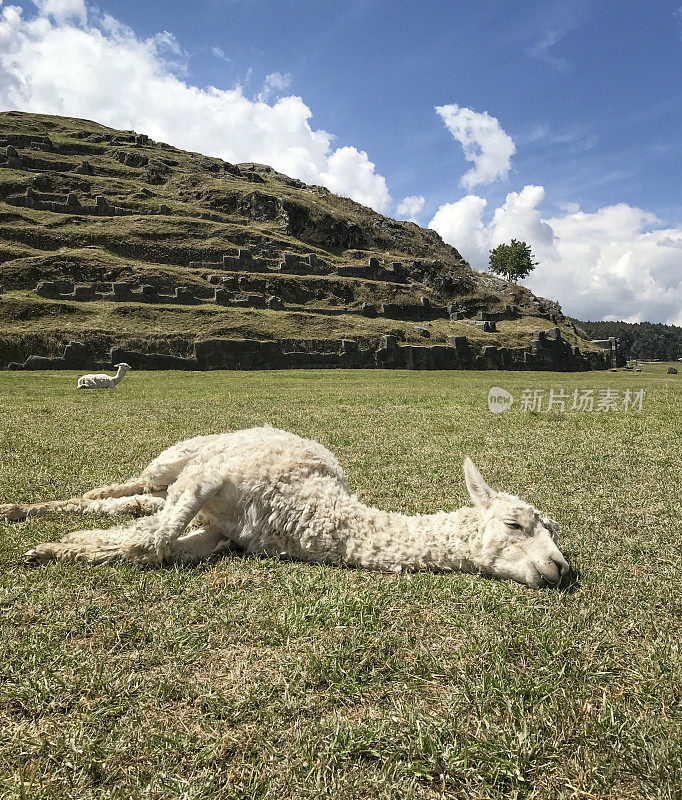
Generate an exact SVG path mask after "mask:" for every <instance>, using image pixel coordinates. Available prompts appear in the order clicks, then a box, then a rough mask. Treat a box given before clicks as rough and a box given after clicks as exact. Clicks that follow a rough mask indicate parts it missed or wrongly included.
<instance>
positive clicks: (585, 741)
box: [0, 365, 682, 800]
mask: <svg viewBox="0 0 682 800" xmlns="http://www.w3.org/2000/svg"><path fill="white" fill-rule="evenodd" d="M75 377H76V375H75V374H74V373H0V438H1V442H2V443H1V445H0V452H1V453H2V458H1V460H0V499H2V501H8V502H9V501H32V500H40V499H52V498H60V497H66V496H68V495H70V494H73V493H76V492H81V491H83V490H86V489H88V488H91V487H93V486H95V485H97V484H100V483H103V482H111V481H115V480H119V479H123V478H125V477H127V476H129V475H131V474H134V473H135V472H137V471H138V470H139V469H140V468H141V467H142V466H144V464H145V463H146V462H147V461H148V460H149V459H150V458H151V457H153V456H154V455H156V454H157V453H158V452H159V451H160V450H161V449H162V448H163V447H165V446H166V445H168V444H170V443H171V442H175V441H177V440H178V439H181V438H184V437H187V436H191V435H193V434H197V433H207V432H209V431H217V430H229V429H234V428H237V427H244V426H250V425H254V424H259V423H264V422H269V423H272V424H274V425H278V426H281V427H285V428H287V429H289V430H292V431H295V432H297V433H301V434H304V435H307V436H311V437H313V438H316V439H318V440H319V441H321V442H323V443H324V444H326V445H327V446H329V447H330V448H331V449H332V450H333V451H334V452H335V453H336V454H337V455H338V456H339V457H340V459H341V461H342V463H343V464H344V465H345V467H346V469H347V473H348V475H349V479H350V483H351V486H352V487H353V489H354V490H356V491H357V492H358V493H359V495H360V497H361V498H362V499H363V500H365V501H367V502H370V503H374V504H378V505H381V506H383V507H385V508H387V509H394V510H401V511H407V512H410V513H414V512H421V511H431V510H436V509H438V508H446V509H450V508H454V507H456V506H459V505H461V504H462V503H464V502H465V501H466V494H465V490H464V485H463V478H462V474H461V461H462V457H463V456H464V455H465V454H467V453H468V454H470V455H472V456H473V457H474V459H475V461H476V462H477V463H478V465H479V467H480V468H481V470H482V471H483V473H484V475H486V477H487V478H488V479H489V481H490V482H491V483H492V484H493V485H494V486H497V487H499V488H504V489H506V490H508V491H512V492H515V493H518V494H520V495H521V496H522V497H524V498H525V499H527V500H528V501H530V502H532V503H534V504H535V505H537V506H538V507H540V508H541V509H543V510H546V511H547V512H549V513H551V514H552V515H553V516H555V517H556V518H557V519H558V520H560V522H561V523H562V527H563V531H564V538H563V550H564V552H565V554H566V555H567V557H568V559H569V560H570V561H571V563H572V564H573V565H574V567H575V568H576V570H577V573H578V581H577V583H576V584H575V585H574V586H573V587H572V588H571V589H570V590H569V591H564V592H557V591H551V590H543V591H533V590H530V589H527V588H524V587H522V586H518V585H516V584H513V583H508V582H496V581H491V580H485V579H481V578H477V577H473V576H467V575H460V574H454V575H432V574H416V575H405V576H397V577H396V576H388V575H384V574H379V573H372V572H368V571H362V570H346V569H337V568H332V567H326V566H320V565H311V564H298V563H291V562H288V563H287V562H281V561H276V560H268V559H258V558H246V557H243V556H239V555H235V556H232V557H226V558H224V559H222V560H220V561H217V562H214V563H210V564H205V565H202V566H200V567H197V568H194V569H164V570H145V569H140V568H136V567H133V566H129V565H128V566H126V565H107V566H100V567H94V568H93V567H77V566H68V565H60V564H57V565H51V566H48V567H45V568H40V569H29V568H26V567H25V566H23V564H22V558H21V554H22V552H23V551H24V550H26V549H27V548H28V547H30V546H31V545H32V544H34V543H35V542H38V541H41V540H45V539H54V538H57V537H59V536H61V535H63V534H64V533H66V532H67V531H69V530H72V529H74V528H77V527H83V520H82V519H78V518H74V517H70V516H67V515H61V514H54V515H53V516H51V517H48V518H41V519H36V520H33V521H29V522H27V523H22V524H18V525H5V524H2V525H0V559H1V560H2V565H3V570H2V578H1V579H0V604H1V609H2V613H1V614H0V627H1V633H0V649H1V656H0V795H1V796H3V797H10V798H19V797H21V798H50V800H53V798H54V799H60V798H74V797H76V798H79V800H80V799H81V798H125V799H126V800H128V798H159V799H161V798H186V799H187V800H190V799H191V800H198V799H199V798H201V799H202V800H203V799H204V798H205V799H206V800H208V799H209V798H210V800H223V799H227V798H277V800H282V799H283V798H296V799H297V800H298V798H319V797H326V796H330V797H334V798H338V799H339V800H347V799H348V798H362V799H363V800H368V799H370V800H374V798H386V799H388V798H396V797H400V798H403V797H406V798H410V797H414V798H438V797H453V798H462V799H464V798H500V800H501V799H502V798H505V800H507V799H508V798H550V797H551V798H554V797H557V798H560V797H561V798H566V800H568V799H569V798H571V799H572V798H580V799H581V800H582V799H584V800H587V799H588V798H589V800H593V799H594V798H613V799H614V800H616V798H618V799H619V798H662V799H663V798H680V797H682V788H681V787H682V701H681V687H682V658H681V655H680V634H681V633H682V625H681V624H680V623H681V614H682V602H681V600H680V576H681V574H682V573H681V569H680V568H681V567H682V555H681V549H680V521H679V520H680V511H681V509H680V502H679V500H680V495H679V488H680V480H681V477H682V475H681V469H680V458H679V455H680V440H681V437H680V434H681V433H682V431H681V429H680V400H681V394H682V390H681V388H680V386H681V384H680V378H679V376H666V375H665V374H664V369H663V367H662V366H661V365H656V366H653V367H646V368H645V371H644V372H643V373H625V372H618V373H610V372H606V373H587V374H572V375H569V374H557V373H525V374H522V373H511V372H482V373H481V372H479V373H475V372H473V373H472V372H443V373H434V372H429V373H424V372H410V373H405V372H379V371H356V372H350V371H349V372H342V371H328V372H325V371H310V372H261V373H258V372H254V373H239V372H214V373H173V372H165V373H143V372H138V373H135V372H133V373H131V374H130V375H128V376H127V377H126V379H125V381H124V382H123V383H122V384H121V385H120V386H119V387H118V389H117V390H116V391H115V392H97V393H95V392H92V393H84V392H81V393H79V392H77V391H76V390H75V388H74V387H75ZM493 385H498V386H502V387H505V388H507V389H508V390H510V391H511V392H512V393H513V394H514V395H515V397H516V398H517V402H516V403H515V404H514V406H513V407H512V409H511V410H510V411H508V412H505V413H504V414H502V415H492V414H490V413H489V412H488V409H487V403H486V397H487V392H488V389H489V387H490V386H493ZM552 387H553V388H555V389H558V388H564V389H566V390H567V391H568V392H572V391H573V389H574V388H595V389H599V388H609V387H611V388H616V389H620V390H623V389H625V388H640V387H642V388H645V389H646V392H647V394H646V397H645V400H644V407H643V410H642V412H641V413H636V412H630V413H623V412H620V413H592V414H588V413H577V412H566V413H563V414H561V413H557V412H554V413H551V414H547V413H544V412H543V413H540V414H529V413H523V412H521V411H520V409H519V407H518V397H519V395H520V392H521V390H522V389H524V388H544V389H546V390H549V388H552ZM88 522H89V521H88ZM100 522H101V523H102V524H103V525H110V524H112V521H111V520H105V519H102V520H97V519H96V518H95V519H94V520H93V521H92V525H93V526H96V525H97V524H99V523H100Z"/></svg>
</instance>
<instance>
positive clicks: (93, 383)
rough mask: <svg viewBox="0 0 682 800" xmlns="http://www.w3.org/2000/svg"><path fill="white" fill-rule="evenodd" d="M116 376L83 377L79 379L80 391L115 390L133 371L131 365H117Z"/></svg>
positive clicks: (101, 374) (99, 374)
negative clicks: (127, 373) (129, 372)
mask: <svg viewBox="0 0 682 800" xmlns="http://www.w3.org/2000/svg"><path fill="white" fill-rule="evenodd" d="M114 366H115V367H116V374H115V375H113V376H112V375H106V374H105V373H104V372H100V373H98V374H96V375H95V374H90V375H82V376H81V377H80V378H79V379H78V388H79V389H113V388H114V386H118V384H119V383H120V382H121V381H122V380H123V376H124V375H125V374H126V372H128V370H130V369H132V367H131V366H130V364H115V365H114Z"/></svg>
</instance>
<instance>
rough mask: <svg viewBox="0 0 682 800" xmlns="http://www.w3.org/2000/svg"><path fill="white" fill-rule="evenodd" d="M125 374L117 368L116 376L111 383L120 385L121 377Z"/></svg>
mask: <svg viewBox="0 0 682 800" xmlns="http://www.w3.org/2000/svg"><path fill="white" fill-rule="evenodd" d="M125 374H126V373H125V370H124V369H122V368H121V367H119V368H118V369H117V370H116V374H115V375H114V379H113V381H112V382H113V383H114V384H117V383H120V382H121V381H122V380H123V376H124V375H125Z"/></svg>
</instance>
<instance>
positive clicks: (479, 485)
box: [464, 456, 495, 510]
mask: <svg viewBox="0 0 682 800" xmlns="http://www.w3.org/2000/svg"><path fill="white" fill-rule="evenodd" d="M464 480H465V481H466V484H467V489H468V490H469V495H470V496H471V499H472V500H473V503H474V505H475V506H476V508H479V509H481V510H483V509H485V508H487V507H488V505H490V501H491V500H492V499H493V495H494V494H495V491H494V490H493V489H491V488H490V486H488V484H487V483H486V482H485V478H484V477H483V475H481V473H480V472H479V471H478V469H477V467H476V465H475V464H474V462H473V461H472V460H471V459H470V458H469V456H467V457H466V458H465V459H464Z"/></svg>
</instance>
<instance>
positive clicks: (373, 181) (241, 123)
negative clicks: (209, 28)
mask: <svg viewBox="0 0 682 800" xmlns="http://www.w3.org/2000/svg"><path fill="white" fill-rule="evenodd" d="M40 8H41V9H44V11H42V10H41V11H40V12H39V14H38V16H36V17H34V18H32V19H27V18H25V17H24V16H23V15H22V11H21V9H20V8H18V7H16V6H0V108H7V109H21V110H24V111H34V112H41V113H47V114H63V115H67V116H71V117H86V118H89V119H94V120H96V121H98V122H101V123H103V124H105V125H110V126H112V127H116V128H124V129H127V128H135V129H136V130H138V131H140V132H143V133H147V134H149V135H150V136H152V137H153V138H154V139H159V140H162V141H168V142H170V143H171V144H174V145H176V146H177V147H181V148H184V149H188V150H193V151H198V152H202V153H207V154H211V155H215V156H218V157H220V158H224V159H225V160H227V161H232V162H239V161H258V162H263V163H266V164H270V165H271V166H273V167H274V168H275V169H277V170H279V171H280V172H284V173H286V174H288V175H291V176H293V177H297V178H300V179H301V180H303V181H306V182H307V183H318V184H323V185H325V186H328V187H329V188H330V189H331V190H332V191H335V192H338V193H341V194H344V195H346V196H348V197H351V198H353V199H354V200H357V201H359V202H361V203H365V204H366V205H369V206H372V207H373V208H375V209H376V210H378V211H386V210H388V208H389V206H390V204H391V198H390V195H389V192H388V189H387V186H386V181H385V179H384V178H383V177H382V176H381V175H378V174H377V173H376V171H375V167H374V164H372V162H370V161H369V159H368V158H367V155H366V154H365V153H363V152H361V151H358V150H356V149H355V148H353V147H342V148H339V149H335V147H334V145H333V142H334V137H333V135H332V134H330V133H328V132H327V131H324V130H321V129H314V128H312V127H311V125H310V123H309V120H310V118H311V116H312V112H311V110H310V109H309V108H308V106H307V105H306V104H305V103H304V102H303V100H302V99H301V98H300V97H295V96H288V97H281V98H279V99H278V100H277V102H275V103H273V104H272V105H270V104H268V103H267V102H265V100H263V99H256V100H250V99H249V98H247V97H246V96H245V95H244V93H243V91H242V90H241V88H239V87H237V88H235V89H227V90H226V89H218V88H215V87H213V86H208V87H205V88H202V87H197V86H192V85H190V84H188V83H187V82H185V81H183V80H182V79H181V78H180V77H178V74H177V73H182V72H183V57H184V53H183V51H182V49H181V48H180V47H179V45H178V43H177V41H176V40H175V38H174V37H173V36H172V35H171V34H169V33H166V32H164V33H160V34H157V35H156V36H153V37H150V38H148V39H141V38H139V37H138V36H137V35H136V34H135V33H134V32H133V31H132V30H131V29H130V28H128V27H127V26H125V25H123V24H122V23H121V22H119V21H118V20H116V19H115V18H113V17H111V16H109V15H104V16H103V17H101V18H100V20H99V22H98V23H97V25H95V24H88V23H86V22H85V18H84V17H83V16H82V15H80V14H79V13H78V9H79V8H83V6H82V3H80V4H79V3H77V2H76V0H41V2H40ZM275 75H277V77H273V76H275ZM268 77H269V79H270V85H271V86H272V87H273V88H275V86H276V85H277V84H279V85H281V86H284V84H286V82H287V80H288V77H287V76H286V75H283V74H281V73H271V74H270V76H268Z"/></svg>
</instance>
